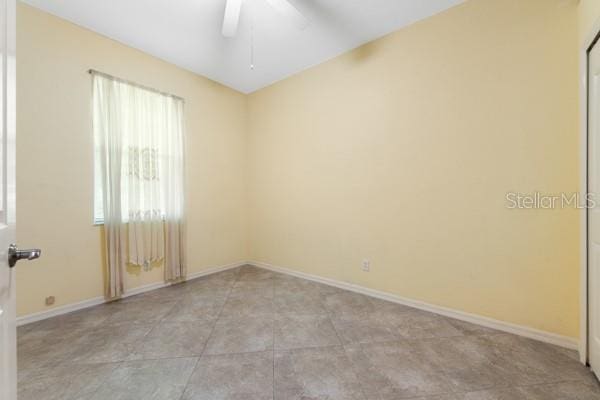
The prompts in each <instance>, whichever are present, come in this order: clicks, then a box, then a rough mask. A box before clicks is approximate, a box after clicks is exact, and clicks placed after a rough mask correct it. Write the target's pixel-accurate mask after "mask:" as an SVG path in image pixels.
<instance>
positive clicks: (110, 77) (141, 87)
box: [88, 69, 185, 102]
mask: <svg viewBox="0 0 600 400" xmlns="http://www.w3.org/2000/svg"><path fill="white" fill-rule="evenodd" d="M88 73H89V74H91V75H99V76H103V77H105V78H108V79H112V80H114V81H117V82H121V83H126V84H128V85H131V86H135V87H138V88H140V89H144V90H148V91H150V92H154V93H158V94H162V95H163V96H168V97H173V98H174V99H177V100H181V101H183V102H185V99H184V98H183V97H179V96H176V95H174V94H171V93H167V92H162V91H160V90H158V89H154V88H151V87H148V86H144V85H140V84H139V83H136V82H132V81H129V80H127V79H122V78H117V77H116V76H112V75H109V74H107V73H105V72H100V71H96V70H95V69H90V70H88Z"/></svg>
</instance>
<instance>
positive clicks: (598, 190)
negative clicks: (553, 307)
mask: <svg viewBox="0 0 600 400" xmlns="http://www.w3.org/2000/svg"><path fill="white" fill-rule="evenodd" d="M588 65H589V69H588V71H589V72H588V192H589V193H591V194H593V195H594V201H595V202H596V203H597V204H596V206H595V207H594V208H591V209H589V211H588V282H589V284H588V286H589V288H588V314H589V316H588V324H589V332H588V333H589V362H590V366H591V367H592V370H593V371H594V373H595V374H596V375H597V376H600V45H599V44H596V45H595V46H594V47H593V48H592V50H591V51H590V53H589V58H588Z"/></svg>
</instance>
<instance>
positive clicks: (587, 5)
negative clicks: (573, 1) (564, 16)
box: [579, 0, 600, 44]
mask: <svg viewBox="0 0 600 400" xmlns="http://www.w3.org/2000/svg"><path fill="white" fill-rule="evenodd" d="M599 21H600V0H579V42H580V43H581V44H583V42H584V41H585V40H587V39H588V38H589V37H590V36H591V35H595V34H596V33H598V32H593V31H594V29H596V30H598V29H600V26H599V25H598V24H599V23H600V22H599Z"/></svg>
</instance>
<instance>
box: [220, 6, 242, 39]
mask: <svg viewBox="0 0 600 400" xmlns="http://www.w3.org/2000/svg"><path fill="white" fill-rule="evenodd" d="M242 1H243V0H227V4H226V5H225V18H224V19H223V36H225V37H234V36H235V33H236V32H237V27H238V23H239V22H240V10H241V9H242Z"/></svg>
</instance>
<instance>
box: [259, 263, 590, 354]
mask: <svg viewBox="0 0 600 400" xmlns="http://www.w3.org/2000/svg"><path fill="white" fill-rule="evenodd" d="M247 264H249V265H253V266H255V267H258V268H264V269H268V270H271V271H274V272H279V273H283V274H287V275H292V276H295V277H298V278H303V279H307V280H311V281H314V282H318V283H323V284H325V285H329V286H334V287H337V288H340V289H345V290H350V291H352V292H356V293H361V294H364V295H367V296H371V297H376V298H378V299H382V300H387V301H391V302H393V303H398V304H402V305H405V306H409V307H413V308H417V309H419V310H424V311H429V312H432V313H435V314H439V315H443V316H446V317H450V318H454V319H458V320H461V321H466V322H470V323H472V324H476V325H481V326H485V327H487V328H492V329H496V330H499V331H503V332H508V333H512V334H515V335H519V336H524V337H527V338H530V339H535V340H539V341H541V342H545V343H550V344H554V345H557V346H561V347H565V348H568V349H573V350H577V349H578V345H579V343H578V340H577V339H575V338H571V337H567V336H562V335H558V334H555V333H551V332H546V331H542V330H538V329H534V328H529V327H527V326H522V325H517V324H513V323H510V322H505V321H499V320H496V319H493V318H488V317H483V316H480V315H476V314H470V313H467V312H463V311H457V310H453V309H451V308H446V307H442V306H437V305H433V304H428V303H425V302H422V301H418V300H411V299H408V298H405V297H401V296H397V295H395V294H391V293H386V292H382V291H379V290H374V289H369V288H366V287H363V286H359V285H355V284H352V283H347V282H342V281H338V280H334V279H329V278H323V277H320V276H317V275H311V274H306V273H303V272H298V271H294V270H292V269H289V268H283V267H279V266H275V265H271V264H267V263H263V262H260V261H249V262H248V263H247Z"/></svg>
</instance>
